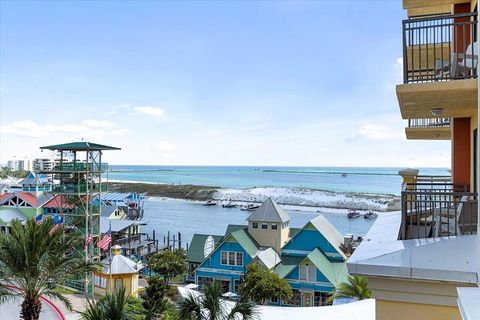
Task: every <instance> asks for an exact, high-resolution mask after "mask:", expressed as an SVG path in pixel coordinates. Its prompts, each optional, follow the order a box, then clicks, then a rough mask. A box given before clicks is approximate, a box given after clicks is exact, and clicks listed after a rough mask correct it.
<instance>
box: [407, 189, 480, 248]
mask: <svg viewBox="0 0 480 320" xmlns="http://www.w3.org/2000/svg"><path fill="white" fill-rule="evenodd" d="M466 190H467V187H466V186H460V185H454V184H452V183H416V184H407V185H406V186H405V187H404V191H402V226H401V234H400V238H401V239H419V238H430V237H444V236H460V235H465V234H476V233H477V221H478V214H477V206H478V201H477V194H476V193H471V192H467V191H466Z"/></svg>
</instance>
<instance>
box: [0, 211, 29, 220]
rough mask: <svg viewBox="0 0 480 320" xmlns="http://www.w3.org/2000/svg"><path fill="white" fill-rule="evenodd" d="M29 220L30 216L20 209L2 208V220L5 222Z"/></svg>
mask: <svg viewBox="0 0 480 320" xmlns="http://www.w3.org/2000/svg"><path fill="white" fill-rule="evenodd" d="M15 219H17V220H20V221H23V220H27V219H28V218H27V217H26V216H25V215H24V214H23V213H22V212H21V211H20V210H18V209H15V208H12V209H6V210H0V220H1V221H3V222H4V223H5V224H8V223H10V222H12V220H15Z"/></svg>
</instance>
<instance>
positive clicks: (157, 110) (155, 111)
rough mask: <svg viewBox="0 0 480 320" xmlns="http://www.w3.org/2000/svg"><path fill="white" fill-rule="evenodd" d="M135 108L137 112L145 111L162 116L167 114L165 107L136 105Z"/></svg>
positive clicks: (151, 114)
mask: <svg viewBox="0 0 480 320" xmlns="http://www.w3.org/2000/svg"><path fill="white" fill-rule="evenodd" d="M133 110H134V111H135V112H137V113H143V114H147V115H149V116H153V117H161V116H163V115H164V114H165V111H164V110H163V109H161V108H155V107H151V106H144V107H134V108H133Z"/></svg>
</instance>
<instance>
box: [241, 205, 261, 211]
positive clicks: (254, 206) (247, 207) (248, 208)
mask: <svg viewBox="0 0 480 320" xmlns="http://www.w3.org/2000/svg"><path fill="white" fill-rule="evenodd" d="M259 207H260V205H258V204H252V203H251V204H247V205H246V206H243V207H242V208H240V210H242V211H254V210H256V209H257V208H259Z"/></svg>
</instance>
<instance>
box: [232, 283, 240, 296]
mask: <svg viewBox="0 0 480 320" xmlns="http://www.w3.org/2000/svg"><path fill="white" fill-rule="evenodd" d="M233 292H234V293H239V292H240V280H233Z"/></svg>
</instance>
